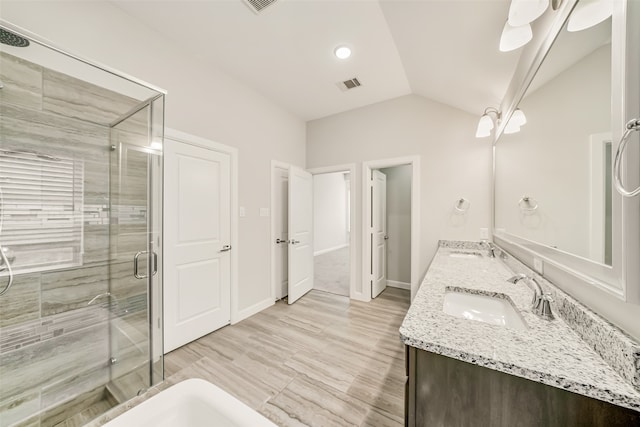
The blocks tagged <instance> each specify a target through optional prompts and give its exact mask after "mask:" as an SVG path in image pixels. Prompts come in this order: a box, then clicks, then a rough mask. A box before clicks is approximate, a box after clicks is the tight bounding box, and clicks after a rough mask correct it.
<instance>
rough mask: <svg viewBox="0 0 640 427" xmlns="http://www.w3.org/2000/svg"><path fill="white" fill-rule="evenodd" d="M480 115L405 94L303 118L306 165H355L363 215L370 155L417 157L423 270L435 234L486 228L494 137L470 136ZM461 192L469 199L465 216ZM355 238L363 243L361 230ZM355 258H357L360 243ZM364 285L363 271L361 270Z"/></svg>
mask: <svg viewBox="0 0 640 427" xmlns="http://www.w3.org/2000/svg"><path fill="white" fill-rule="evenodd" d="M477 123H478V117H477V116H474V115H471V114H469V113H466V112H463V111H461V110H458V109H455V108H452V107H448V106H446V105H443V104H440V103H437V102H434V101H430V100H428V99H425V98H423V97H420V96H417V95H408V96H403V97H399V98H395V99H392V100H389V101H384V102H380V103H377V104H373V105H369V106H366V107H363V108H359V109H356V110H352V111H348V112H345V113H341V114H337V115H334V116H329V117H326V118H323V119H319V120H314V121H311V122H308V123H307V167H310V168H311V167H320V166H330V165H337V164H345V163H358V171H357V173H356V176H355V177H352V179H356V180H357V182H356V186H357V188H358V194H357V195H356V196H357V197H356V199H357V200H358V203H357V206H356V207H355V208H356V215H357V217H358V218H360V217H361V216H362V202H361V201H362V195H361V191H362V165H361V164H360V162H362V161H367V160H376V159H385V158H392V157H401V156H409V155H419V156H420V157H421V160H420V162H421V163H420V164H421V171H420V174H421V175H420V176H421V183H420V185H421V195H420V203H421V206H420V208H421V212H422V218H420V220H421V224H422V225H421V237H420V251H421V255H420V258H421V259H420V266H419V267H420V268H419V270H420V276H421V277H422V276H423V275H424V273H425V272H426V270H427V267H428V266H429V263H430V261H431V258H433V255H434V253H435V250H436V248H437V243H438V240H439V239H453V240H479V238H480V235H479V229H480V228H481V227H487V228H489V227H490V226H491V143H489V142H488V141H486V140H478V139H476V138H475V136H474V135H475V130H476V129H475V128H476V125H477ZM460 197H465V198H467V199H469V200H470V201H471V203H472V204H471V208H470V209H469V212H468V213H467V215H465V216H464V218H463V219H462V220H460V219H459V218H456V217H457V216H456V215H455V214H453V207H454V203H455V201H456V200H457V199H459V198H460ZM352 232H355V233H357V236H356V241H357V242H361V241H362V236H361V230H360V229H359V228H358V229H354V230H352ZM356 260H357V261H358V262H359V263H360V262H361V261H362V247H361V243H359V244H358V246H357V248H356ZM357 280H358V282H359V283H361V281H362V277H361V272H360V271H359V272H358V278H357Z"/></svg>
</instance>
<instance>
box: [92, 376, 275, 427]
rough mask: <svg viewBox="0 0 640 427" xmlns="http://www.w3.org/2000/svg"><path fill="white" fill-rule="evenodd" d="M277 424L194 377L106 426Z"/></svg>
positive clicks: (238, 426) (248, 426)
mask: <svg viewBox="0 0 640 427" xmlns="http://www.w3.org/2000/svg"><path fill="white" fill-rule="evenodd" d="M138 426H140V427H142V426H145V427H146V426H154V427H208V426H211V427H213V426H215V427H241V426H246V427H276V425H275V424H273V423H272V422H271V421H269V420H268V419H266V418H265V417H263V416H262V415H260V414H259V413H257V412H256V411H254V410H253V409H251V408H250V407H248V406H247V405H245V404H244V403H242V402H240V401H239V400H238V399H236V398H235V397H233V396H231V395H230V394H228V393H227V392H225V391H223V390H222V389H220V388H218V387H217V386H215V385H213V384H211V383H210V382H207V381H205V380H201V379H197V378H192V379H189V380H185V381H182V382H180V383H178V384H176V385H173V386H171V387H169V388H168V389H166V390H163V391H161V392H160V393H158V394H157V395H155V396H153V397H151V398H149V400H146V401H144V402H142V403H141V404H139V405H138V406H135V407H134V408H132V409H130V410H129V411H127V412H125V413H124V414H122V415H120V416H118V417H116V418H114V419H113V420H112V421H110V422H108V423H107V424H105V425H104V427H138Z"/></svg>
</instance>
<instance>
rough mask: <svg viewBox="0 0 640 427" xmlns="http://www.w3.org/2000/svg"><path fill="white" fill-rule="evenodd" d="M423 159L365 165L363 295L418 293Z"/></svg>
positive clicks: (403, 159) (391, 160) (387, 161)
mask: <svg viewBox="0 0 640 427" xmlns="http://www.w3.org/2000/svg"><path fill="white" fill-rule="evenodd" d="M419 170H420V169H419V158H418V157H408V158H400V159H387V160H379V161H371V162H364V163H363V184H364V186H363V242H362V247H363V261H364V262H363V271H362V274H363V276H362V277H363V290H367V291H368V292H370V293H369V295H370V298H375V297H377V296H378V295H380V294H381V293H382V292H383V291H384V290H385V289H386V287H387V286H390V287H397V288H401V289H409V290H411V294H412V298H413V296H414V295H415V292H416V291H417V288H418V259H419V258H418V257H419V253H418V252H419V241H418V236H419V235H420V234H419V226H420V222H419V217H420V216H419V203H418V194H419Z"/></svg>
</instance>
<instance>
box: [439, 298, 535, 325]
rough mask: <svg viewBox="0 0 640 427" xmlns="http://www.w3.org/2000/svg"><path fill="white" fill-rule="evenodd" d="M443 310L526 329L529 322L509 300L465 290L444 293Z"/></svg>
mask: <svg viewBox="0 0 640 427" xmlns="http://www.w3.org/2000/svg"><path fill="white" fill-rule="evenodd" d="M442 309H443V311H444V312H445V313H447V314H450V315H452V316H455V317H460V318H463V319H469V320H479V321H480V322H485V323H490V324H492V325H500V326H506V327H507V328H511V329H517V330H520V331H524V330H526V329H527V324H526V323H524V320H522V318H521V317H520V315H519V314H518V312H517V311H516V310H515V309H514V308H513V306H512V305H511V303H509V301H507V300H505V299H502V298H494V297H489V296H486V295H476V294H469V293H465V292H452V291H450V292H447V293H445V294H444V305H443V307H442Z"/></svg>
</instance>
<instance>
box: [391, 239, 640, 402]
mask: <svg viewBox="0 0 640 427" xmlns="http://www.w3.org/2000/svg"><path fill="white" fill-rule="evenodd" d="M452 253H453V254H454V256H451V254H452ZM469 253H475V254H478V255H479V256H475V257H474V256H465V255H464V254H469ZM456 254H457V255H456ZM513 275H514V273H513V272H512V271H511V270H510V269H508V268H507V267H506V265H505V263H504V262H503V261H502V260H501V259H500V258H499V257H498V258H491V257H489V256H488V254H487V250H486V249H484V250H479V249H478V245H477V244H476V247H475V248H473V247H472V245H467V246H466V247H465V246H464V245H458V247H456V245H452V247H443V246H442V245H441V247H440V248H439V249H438V251H437V253H436V255H435V257H434V259H433V261H432V263H431V266H430V267H429V270H428V271H427V274H426V276H425V278H424V280H423V282H422V285H421V287H420V290H419V291H418V294H417V295H416V297H415V299H414V300H413V302H412V303H411V307H410V308H409V311H408V312H407V315H406V317H405V319H404V321H403V323H402V326H401V327H400V336H401V338H402V341H403V342H404V343H405V344H407V345H410V346H413V347H416V348H419V349H423V350H427V351H430V352H432V353H436V354H440V355H443V356H448V357H451V358H454V359H458V360H462V361H464V362H469V363H473V364H476V365H479V366H484V367H487V368H490V369H494V370H497V371H500V372H505V373H507V374H511V375H515V376H518V377H522V378H526V379H530V380H533V381H536V382H540V383H543V384H547V385H550V386H554V387H558V388H562V389H565V390H568V391H571V392H574V393H578V394H582V395H585V396H589V397H593V398H595V399H599V400H603V401H606V402H610V403H613V404H615V405H619V406H624V407H626V408H630V409H633V410H636V411H640V392H639V391H638V390H636V389H635V388H634V387H633V386H632V385H631V384H630V383H629V382H627V381H625V379H623V378H622V377H621V376H620V375H619V374H618V373H617V372H616V371H615V370H614V369H613V368H612V367H611V366H610V365H608V364H607V363H606V362H605V361H604V360H603V359H602V357H600V356H599V355H598V354H597V353H596V352H595V351H594V350H593V349H592V348H591V347H590V346H589V345H588V344H587V343H586V342H585V341H583V340H582V339H581V338H580V337H579V336H578V335H577V334H576V333H575V332H574V330H573V329H572V328H571V327H570V326H569V325H568V324H567V323H565V321H564V320H562V319H561V318H560V316H559V315H558V311H557V310H554V315H555V317H556V318H555V319H554V320H552V321H546V320H543V319H541V318H539V317H538V316H536V315H535V314H533V313H532V312H531V309H530V303H531V298H532V295H533V293H532V291H531V290H530V289H529V287H528V286H527V285H526V284H525V283H524V281H520V282H518V283H517V284H515V285H514V284H511V283H509V282H507V281H506V279H508V278H509V277H511V276H513ZM447 290H456V291H463V292H470V293H480V294H486V295H489V296H491V295H496V294H497V296H499V297H502V298H506V299H508V300H510V301H511V302H512V304H513V305H514V306H515V308H516V309H517V310H518V311H519V312H520V314H521V316H522V318H523V319H524V321H525V322H526V323H527V325H528V329H527V330H526V331H518V330H515V329H510V328H507V327H504V326H497V325H490V324H487V323H484V322H480V321H474V320H466V319H461V318H457V317H453V316H450V315H448V314H445V313H444V311H443V310H442V307H443V301H444V295H445V293H446V292H447ZM552 308H555V306H554V304H552Z"/></svg>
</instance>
